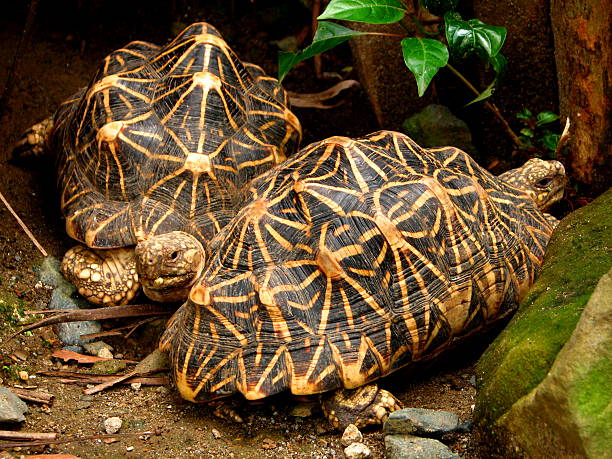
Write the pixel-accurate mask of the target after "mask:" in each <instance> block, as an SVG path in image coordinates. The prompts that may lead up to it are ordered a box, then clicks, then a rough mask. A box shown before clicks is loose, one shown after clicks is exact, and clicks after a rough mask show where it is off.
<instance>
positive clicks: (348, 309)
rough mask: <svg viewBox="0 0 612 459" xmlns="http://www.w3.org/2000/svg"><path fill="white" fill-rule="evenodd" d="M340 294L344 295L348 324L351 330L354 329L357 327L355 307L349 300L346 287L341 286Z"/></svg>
mask: <svg viewBox="0 0 612 459" xmlns="http://www.w3.org/2000/svg"><path fill="white" fill-rule="evenodd" d="M340 295H342V307H343V308H344V314H345V315H346V322H347V325H348V326H349V328H350V329H351V330H353V329H354V328H355V322H354V319H353V308H352V307H351V302H350V301H349V299H348V296H347V294H346V291H345V290H344V288H340ZM348 347H350V346H348Z"/></svg>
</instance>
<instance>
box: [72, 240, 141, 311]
mask: <svg viewBox="0 0 612 459" xmlns="http://www.w3.org/2000/svg"><path fill="white" fill-rule="evenodd" d="M62 273H63V274H64V276H65V277H66V279H68V280H69V281H70V282H72V283H73V284H74V286H75V287H76V288H77V290H78V292H79V293H80V294H81V295H82V296H84V297H85V298H86V299H87V300H88V301H90V302H92V303H95V304H100V305H104V306H118V305H122V304H126V303H127V302H129V301H130V300H131V299H132V298H134V296H135V295H136V293H137V292H138V290H139V289H140V282H139V281H138V274H137V273H136V260H135V257H134V249H133V248H120V249H104V250H95V249H90V248H88V247H85V246H84V245H77V246H76V247H73V248H71V249H70V250H69V251H68V252H66V255H64V259H63V260H62Z"/></svg>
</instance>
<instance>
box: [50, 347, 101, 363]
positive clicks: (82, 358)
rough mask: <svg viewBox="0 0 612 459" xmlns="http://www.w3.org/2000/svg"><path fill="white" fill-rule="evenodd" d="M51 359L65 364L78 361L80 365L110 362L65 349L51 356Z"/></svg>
mask: <svg viewBox="0 0 612 459" xmlns="http://www.w3.org/2000/svg"><path fill="white" fill-rule="evenodd" d="M51 357H55V358H57V359H60V360H63V361H64V362H68V361H70V360H76V361H77V362H78V363H95V362H101V361H103V360H110V359H105V358H102V357H96V356H95V355H83V354H79V353H78V352H73V351H68V350H65V349H58V350H57V351H55V352H53V354H51Z"/></svg>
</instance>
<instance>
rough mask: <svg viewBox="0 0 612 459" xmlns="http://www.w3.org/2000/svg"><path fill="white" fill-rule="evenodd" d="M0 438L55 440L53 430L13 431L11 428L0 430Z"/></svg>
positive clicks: (55, 435) (55, 436)
mask: <svg viewBox="0 0 612 459" xmlns="http://www.w3.org/2000/svg"><path fill="white" fill-rule="evenodd" d="M0 438H3V439H4V440H55V439H56V438H57V434H56V433H55V432H14V431H12V430H0Z"/></svg>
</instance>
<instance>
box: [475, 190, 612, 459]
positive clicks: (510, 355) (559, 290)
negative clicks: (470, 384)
mask: <svg viewBox="0 0 612 459" xmlns="http://www.w3.org/2000/svg"><path fill="white" fill-rule="evenodd" d="M611 209H612V190H608V192H606V193H604V194H603V195H602V196H600V197H599V198H598V199H596V200H595V201H593V202H592V203H591V204H590V205H588V206H586V207H584V208H582V209H580V210H578V211H576V212H574V213H572V214H571V215H569V216H568V217H566V218H565V219H564V220H563V221H561V223H560V224H559V226H558V227H557V229H556V230H555V233H554V234H553V237H552V238H551V241H550V244H549V247H548V252H547V255H546V258H545V260H544V263H543V266H542V271H541V273H540V277H539V278H538V280H537V281H536V283H535V284H534V286H533V287H532V289H531V291H530V293H529V294H528V296H527V298H526V299H525V300H524V301H523V302H522V304H521V306H520V308H519V311H518V312H517V314H516V315H515V317H514V318H513V319H512V321H511V322H510V323H509V325H508V326H507V327H506V329H505V330H504V331H503V332H502V333H501V334H500V336H499V337H498V338H497V339H496V340H495V342H494V343H493V344H492V345H491V346H490V347H489V349H487V351H486V352H485V353H484V354H483V356H482V358H481V359H480V361H479V362H478V365H477V368H476V372H477V382H478V397H477V404H476V410H475V413H474V417H475V421H476V422H477V424H478V426H479V427H480V428H481V430H482V431H483V432H485V434H487V435H492V438H493V439H495V440H497V442H496V443H497V444H498V445H502V449H503V448H510V449H509V451H512V453H513V454H516V452H517V451H520V452H521V454H522V455H524V456H527V457H538V456H539V457H542V456H549V455H553V454H554V455H559V454H561V455H564V454H566V455H569V456H583V457H584V456H587V457H602V454H603V452H604V451H611V450H612V444H611V439H610V428H611V426H612V413H611V412H610V402H611V391H610V386H609V375H610V374H612V371H611V370H612V363H611V346H610V344H612V337H611V330H612V323H611V320H612V314H610V312H612V311H611V306H612V301H611V298H612V295H611V294H610V288H612V287H611V286H610V284H609V283H610V276H609V275H608V274H607V273H608V271H610V268H611V267H612V253H611V252H610V248H611V247H612V212H611ZM600 279H601V281H600ZM598 282H600V284H599V286H598V287H597V291H596V293H594V291H595V289H596V286H597V285H598ZM583 311H584V313H583ZM581 315H582V318H581ZM577 324H578V325H577ZM561 350H562V351H561ZM560 351H561V352H560Z"/></svg>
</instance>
